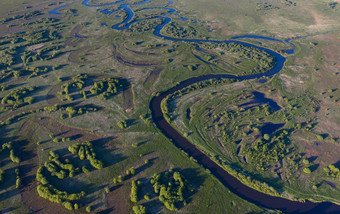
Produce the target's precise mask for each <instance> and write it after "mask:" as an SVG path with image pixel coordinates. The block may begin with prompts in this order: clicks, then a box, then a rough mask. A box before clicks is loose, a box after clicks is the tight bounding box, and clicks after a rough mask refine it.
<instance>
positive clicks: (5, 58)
mask: <svg viewBox="0 0 340 214" xmlns="http://www.w3.org/2000/svg"><path fill="white" fill-rule="evenodd" d="M14 54H16V52H15V51H13V50H9V49H7V50H1V51H0V65H1V66H2V67H5V66H11V65H12V64H13V63H14ZM2 73H4V72H2Z"/></svg>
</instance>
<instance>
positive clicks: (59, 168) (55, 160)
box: [44, 151, 76, 179]
mask: <svg viewBox="0 0 340 214" xmlns="http://www.w3.org/2000/svg"><path fill="white" fill-rule="evenodd" d="M65 162H66V163H63V162H61V161H60V160H59V155H58V154H56V153H55V152H53V151H50V156H49V161H48V162H45V164H44V166H45V168H46V169H47V170H48V171H49V172H50V173H51V175H52V176H56V177H58V178H59V179H64V178H66V177H67V176H69V177H73V176H74V175H75V174H76V169H75V167H74V166H73V164H72V163H70V161H69V160H68V159H66V160H65Z"/></svg>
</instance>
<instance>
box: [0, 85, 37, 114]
mask: <svg viewBox="0 0 340 214" xmlns="http://www.w3.org/2000/svg"><path fill="white" fill-rule="evenodd" d="M34 90H35V87H29V88H18V89H15V90H12V91H11V92H10V93H8V94H7V95H5V96H4V97H3V98H2V100H1V104H10V105H11V106H12V108H14V109H15V108H18V107H20V106H23V105H25V104H32V102H33V97H29V96H27V95H28V94H29V93H30V92H32V91H34Z"/></svg>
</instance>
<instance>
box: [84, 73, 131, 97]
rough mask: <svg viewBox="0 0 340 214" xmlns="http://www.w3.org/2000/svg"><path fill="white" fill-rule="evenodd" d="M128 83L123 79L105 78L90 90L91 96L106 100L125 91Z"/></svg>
mask: <svg viewBox="0 0 340 214" xmlns="http://www.w3.org/2000/svg"><path fill="white" fill-rule="evenodd" d="M128 85H129V83H128V82H127V81H126V80H125V79H119V78H105V79H103V80H100V81H98V82H95V83H94V86H93V87H92V88H91V89H90V92H91V94H93V95H97V97H98V99H102V100H106V99H107V98H109V97H111V96H113V95H115V94H117V93H118V92H119V91H120V90H123V89H125V88H126V87H127V86H128Z"/></svg>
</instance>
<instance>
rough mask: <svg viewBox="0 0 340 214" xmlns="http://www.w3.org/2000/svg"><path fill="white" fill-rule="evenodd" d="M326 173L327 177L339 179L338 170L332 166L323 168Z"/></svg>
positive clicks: (339, 171) (339, 172)
mask: <svg viewBox="0 0 340 214" xmlns="http://www.w3.org/2000/svg"><path fill="white" fill-rule="evenodd" d="M323 170H324V171H325V172H326V174H327V176H329V177H333V178H338V177H340V169H339V168H337V167H336V166H334V165H333V164H330V165H328V166H327V167H325V168H323Z"/></svg>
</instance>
